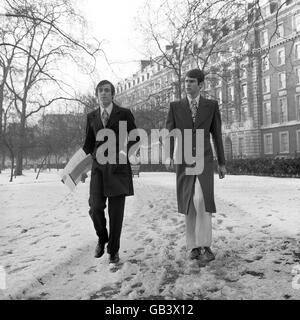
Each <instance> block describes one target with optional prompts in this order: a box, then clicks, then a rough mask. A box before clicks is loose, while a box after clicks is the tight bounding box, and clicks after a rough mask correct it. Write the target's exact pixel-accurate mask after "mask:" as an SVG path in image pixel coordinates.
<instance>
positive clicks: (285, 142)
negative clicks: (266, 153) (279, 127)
mask: <svg viewBox="0 0 300 320" xmlns="http://www.w3.org/2000/svg"><path fill="white" fill-rule="evenodd" d="M279 151H280V153H288V152H289V133H288V132H287V131H286V132H279Z"/></svg>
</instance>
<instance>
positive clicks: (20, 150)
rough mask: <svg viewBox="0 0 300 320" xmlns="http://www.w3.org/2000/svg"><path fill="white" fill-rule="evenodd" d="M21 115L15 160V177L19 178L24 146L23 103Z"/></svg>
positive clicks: (24, 120)
mask: <svg viewBox="0 0 300 320" xmlns="http://www.w3.org/2000/svg"><path fill="white" fill-rule="evenodd" d="M22 110H23V113H22V115H21V123H20V131H19V139H18V140H19V143H18V151H17V159H16V170H15V175H16V176H21V175H22V171H23V149H24V145H25V125H26V116H25V110H26V104H25V103H24V102H23V107H22Z"/></svg>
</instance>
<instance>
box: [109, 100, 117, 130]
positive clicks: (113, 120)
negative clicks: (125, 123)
mask: <svg viewBox="0 0 300 320" xmlns="http://www.w3.org/2000/svg"><path fill="white" fill-rule="evenodd" d="M119 113H120V108H119V107H118V106H117V105H116V104H115V103H114V102H113V108H112V111H111V114H110V116H109V119H108V122H107V125H106V128H110V127H112V126H113V124H114V123H116V122H117V121H119V120H120V117H119Z"/></svg>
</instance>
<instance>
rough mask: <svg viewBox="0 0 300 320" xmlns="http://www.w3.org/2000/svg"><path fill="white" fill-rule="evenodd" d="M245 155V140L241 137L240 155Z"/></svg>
mask: <svg viewBox="0 0 300 320" xmlns="http://www.w3.org/2000/svg"><path fill="white" fill-rule="evenodd" d="M242 154H244V138H243V137H239V155H242Z"/></svg>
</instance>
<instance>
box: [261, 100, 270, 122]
mask: <svg viewBox="0 0 300 320" xmlns="http://www.w3.org/2000/svg"><path fill="white" fill-rule="evenodd" d="M271 123H272V118H271V102H270V101H267V102H264V103H263V124H264V125H269V124H271Z"/></svg>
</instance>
